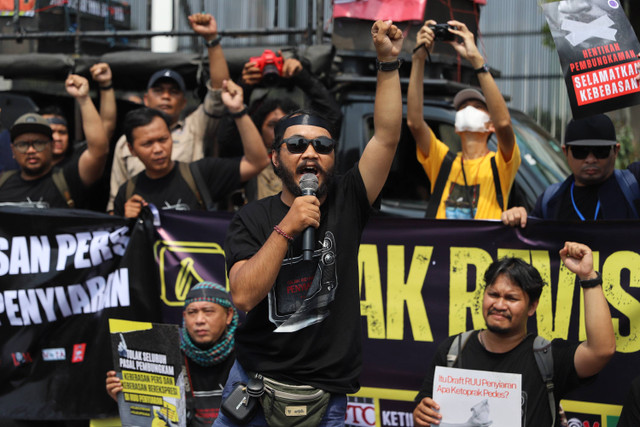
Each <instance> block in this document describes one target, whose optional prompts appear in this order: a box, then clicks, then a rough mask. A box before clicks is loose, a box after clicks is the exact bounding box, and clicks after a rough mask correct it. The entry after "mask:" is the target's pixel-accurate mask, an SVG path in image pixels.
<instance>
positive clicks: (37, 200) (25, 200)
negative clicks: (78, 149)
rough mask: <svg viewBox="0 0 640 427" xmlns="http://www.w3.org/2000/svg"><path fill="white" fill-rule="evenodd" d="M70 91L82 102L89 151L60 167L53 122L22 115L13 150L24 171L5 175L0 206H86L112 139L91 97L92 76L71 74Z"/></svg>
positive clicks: (14, 129)
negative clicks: (56, 160)
mask: <svg viewBox="0 0 640 427" xmlns="http://www.w3.org/2000/svg"><path fill="white" fill-rule="evenodd" d="M65 86H66V89H67V92H68V93H69V94H70V95H71V96H73V97H74V98H75V99H76V102H77V103H78V105H79V107H80V113H81V115H82V127H83V130H84V133H85V137H86V138H87V148H86V150H84V151H83V152H82V154H81V155H80V156H79V157H77V159H76V160H74V161H70V162H68V163H66V164H65V165H63V166H61V167H60V168H55V169H54V147H53V145H54V143H53V132H52V129H51V126H50V124H49V122H47V120H46V119H44V118H43V117H42V116H40V115H38V114H35V113H28V114H24V115H23V116H21V117H19V118H18V119H17V120H16V121H15V123H14V124H13V126H12V127H11V129H10V133H11V141H12V142H11V149H12V152H13V156H14V158H15V159H16V161H17V162H18V164H19V166H20V170H19V171H7V172H5V173H3V174H1V175H0V204H2V205H5V206H6V205H16V206H22V207H38V208H49V207H51V208H66V207H83V204H84V202H85V200H86V199H87V189H88V188H89V187H90V186H91V185H92V184H93V183H95V182H96V181H97V180H98V179H99V178H100V176H102V172H103V171H104V167H105V164H106V162H107V157H108V153H109V140H108V139H107V135H106V133H105V130H104V126H103V125H102V121H101V119H100V115H99V113H98V110H97V109H96V107H95V106H94V105H93V101H91V98H90V97H89V82H88V81H87V79H86V78H84V77H82V76H79V75H75V74H71V75H69V77H67V80H66V81H65Z"/></svg>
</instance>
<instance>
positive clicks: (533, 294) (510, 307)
mask: <svg viewBox="0 0 640 427" xmlns="http://www.w3.org/2000/svg"><path fill="white" fill-rule="evenodd" d="M560 258H561V259H562V262H563V263H564V265H565V266H566V267H567V268H568V269H569V270H570V271H571V272H573V273H575V274H576V276H577V278H578V281H579V283H580V285H581V287H582V288H583V291H582V292H583V296H584V313H585V330H586V335H587V339H586V341H584V342H582V343H577V342H569V341H565V340H562V339H555V340H553V341H552V342H551V346H550V350H551V352H552V355H553V359H552V360H553V397H554V400H553V402H555V403H554V407H555V410H554V414H552V413H551V410H550V402H551V401H550V396H548V395H547V384H545V381H543V377H542V375H541V373H540V371H539V369H538V368H537V362H536V359H535V356H534V351H533V347H534V341H535V338H536V336H535V335H534V334H528V333H527V319H528V318H529V317H531V316H533V315H534V314H535V312H536V308H537V307H538V303H539V299H540V294H541V292H542V288H543V286H544V285H545V283H544V281H543V280H542V277H541V276H540V273H539V272H538V271H537V270H536V269H535V268H534V267H532V266H531V265H529V264H527V263H526V262H524V261H522V260H521V259H518V258H502V259H500V260H497V261H495V262H493V263H492V264H491V265H490V266H489V268H488V269H487V271H486V272H485V274H484V281H485V289H484V294H483V299H482V316H483V317H484V320H485V323H486V325H487V329H483V330H480V331H474V332H473V333H472V334H471V336H470V337H469V338H468V340H467V342H466V345H465V344H461V347H462V348H461V350H460V351H459V354H458V355H457V359H456V361H455V363H454V364H453V367H456V368H463V369H478V370H483V371H495V372H510V373H518V374H522V387H523V388H522V426H523V427H526V426H549V425H553V423H552V419H557V413H558V406H557V405H558V403H559V402H560V400H561V399H562V397H563V396H564V395H565V394H566V393H567V392H569V391H570V390H572V389H574V388H576V387H577V386H579V385H581V384H583V383H584V382H585V379H587V378H590V377H592V376H594V375H596V374H597V373H598V372H600V370H602V368H603V367H604V366H605V365H606V364H607V362H608V361H609V359H610V358H611V357H612V356H613V354H614V353H615V349H616V341H615V335H614V332H613V325H612V322H611V314H610V313H609V306H608V303H607V300H606V298H605V296H604V293H603V291H602V277H601V276H600V273H597V272H596V271H594V266H593V255H592V252H591V249H589V247H587V246H586V245H583V244H581V243H575V242H566V243H565V245H564V247H563V248H562V249H561V250H560ZM455 339H456V337H449V338H448V339H446V340H445V341H444V342H443V343H442V344H441V345H440V346H439V347H438V350H437V353H436V356H435V357H434V359H433V362H432V365H431V368H430V369H429V371H428V373H427V375H426V377H425V379H424V382H423V384H422V386H421V387H420V391H419V392H418V395H417V397H416V400H415V401H416V403H417V406H416V408H415V410H414V411H413V417H414V422H415V425H419V426H428V425H430V424H440V423H441V422H446V421H447V420H446V419H443V417H442V415H441V414H440V413H439V412H438V411H439V409H440V407H439V406H438V403H437V402H435V401H434V400H433V399H432V393H433V383H434V371H435V367H436V366H447V356H448V354H449V350H450V349H451V348H452V343H454V340H455ZM458 344H460V343H458ZM454 346H455V347H458V348H459V347H460V346H458V345H455V344H454ZM514 422H515V420H514Z"/></svg>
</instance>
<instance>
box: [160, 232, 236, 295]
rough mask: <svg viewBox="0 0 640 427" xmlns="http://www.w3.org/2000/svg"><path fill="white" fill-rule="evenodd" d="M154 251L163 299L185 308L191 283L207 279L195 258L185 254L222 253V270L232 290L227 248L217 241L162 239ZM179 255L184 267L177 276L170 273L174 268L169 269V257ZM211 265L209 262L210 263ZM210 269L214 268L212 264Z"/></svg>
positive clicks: (217, 254)
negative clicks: (225, 261)
mask: <svg viewBox="0 0 640 427" xmlns="http://www.w3.org/2000/svg"><path fill="white" fill-rule="evenodd" d="M153 251H154V254H155V258H156V261H157V262H158V268H159V270H160V298H161V299H162V301H163V302H164V303H165V304H166V305H168V306H170V307H182V305H183V302H184V300H185V298H186V297H187V293H189V289H191V286H194V285H195V284H196V283H198V282H202V281H203V280H204V279H203V278H202V275H201V274H200V273H199V272H198V270H197V268H196V267H197V265H196V262H195V261H194V259H193V258H192V257H190V256H185V254H199V255H201V254H205V255H208V256H215V257H218V256H222V272H221V275H222V274H224V277H225V287H226V288H227V289H229V278H228V277H227V273H226V269H225V268H224V250H223V249H222V247H221V246H220V245H219V244H217V243H213V242H178V241H175V242H174V241H169V240H158V241H157V242H156V243H155V244H154V246H153ZM170 258H179V259H180V261H179V265H180V268H179V270H178V272H177V274H176V277H175V278H172V277H169V275H168V274H167V272H168V271H170V270H171V269H167V268H166V264H167V259H170ZM207 264H209V262H207ZM208 269H209V270H210V267H208Z"/></svg>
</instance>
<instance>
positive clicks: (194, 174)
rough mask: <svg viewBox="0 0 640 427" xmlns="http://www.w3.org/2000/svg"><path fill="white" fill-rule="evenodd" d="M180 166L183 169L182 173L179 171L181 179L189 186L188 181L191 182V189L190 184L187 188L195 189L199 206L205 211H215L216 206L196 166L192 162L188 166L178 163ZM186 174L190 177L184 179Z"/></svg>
mask: <svg viewBox="0 0 640 427" xmlns="http://www.w3.org/2000/svg"><path fill="white" fill-rule="evenodd" d="M182 165H184V166H182ZM180 166H182V168H184V169H185V170H184V171H183V170H182V169H181V171H180V172H181V173H182V177H183V178H184V180H185V181H187V184H189V180H191V181H192V182H193V187H192V186H191V184H189V187H191V189H192V190H194V188H195V191H194V193H195V195H196V197H197V198H198V203H200V206H201V207H202V208H203V209H205V210H207V211H213V210H216V206H215V204H214V203H213V200H212V199H211V194H210V193H209V189H208V188H207V185H206V184H205V182H204V179H203V177H202V174H201V173H200V169H199V168H198V165H197V164H196V163H194V162H192V163H188V164H187V163H180ZM185 166H188V167H186V168H185ZM187 173H188V174H190V175H191V177H190V178H188V179H187V177H186V175H187Z"/></svg>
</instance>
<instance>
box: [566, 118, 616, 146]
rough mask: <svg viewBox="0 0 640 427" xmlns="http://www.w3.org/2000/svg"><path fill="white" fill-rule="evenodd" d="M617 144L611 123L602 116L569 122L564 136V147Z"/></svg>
mask: <svg viewBox="0 0 640 427" xmlns="http://www.w3.org/2000/svg"><path fill="white" fill-rule="evenodd" d="M617 143H618V141H617V140H616V129H615V128H614V127H613V122H612V121H611V119H610V118H609V117H607V116H606V115H604V114H596V115H595V116H591V117H585V118H584V119H577V120H571V121H570V122H569V124H568V125H567V132H566V134H565V136H564V145H589V146H599V145H615V144H617Z"/></svg>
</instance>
